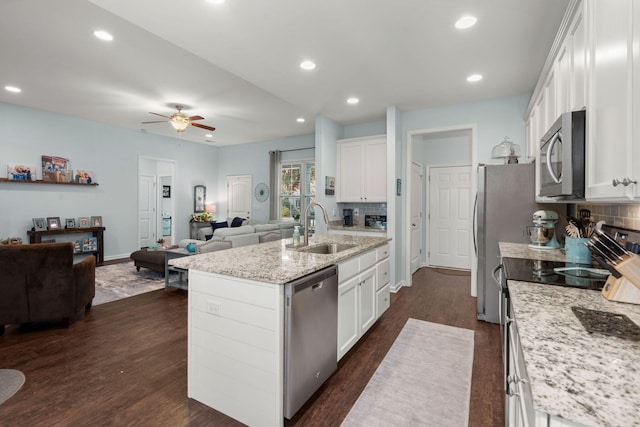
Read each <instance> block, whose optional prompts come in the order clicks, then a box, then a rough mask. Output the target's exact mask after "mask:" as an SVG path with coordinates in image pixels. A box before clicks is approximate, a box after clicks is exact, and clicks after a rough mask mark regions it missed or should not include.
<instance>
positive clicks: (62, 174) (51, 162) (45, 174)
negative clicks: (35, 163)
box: [42, 156, 71, 182]
mask: <svg viewBox="0 0 640 427" xmlns="http://www.w3.org/2000/svg"><path fill="white" fill-rule="evenodd" d="M42 180H43V181H50V182H71V171H70V170H69V159H65V158H64V157H56V156H42Z"/></svg>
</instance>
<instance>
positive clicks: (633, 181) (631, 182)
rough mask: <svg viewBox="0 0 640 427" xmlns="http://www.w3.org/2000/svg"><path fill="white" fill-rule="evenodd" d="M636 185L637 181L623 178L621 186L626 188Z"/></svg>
mask: <svg viewBox="0 0 640 427" xmlns="http://www.w3.org/2000/svg"><path fill="white" fill-rule="evenodd" d="M637 183H638V181H637V180H635V179H634V180H631V178H626V177H625V178H624V179H623V180H622V185H624V186H625V187H627V186H628V185H629V184H637Z"/></svg>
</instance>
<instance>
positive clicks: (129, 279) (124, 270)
mask: <svg viewBox="0 0 640 427" xmlns="http://www.w3.org/2000/svg"><path fill="white" fill-rule="evenodd" d="M161 288H164V277H162V273H158V272H157V271H153V270H149V269H148V268H144V267H143V268H141V269H140V271H136V268H135V266H134V265H133V261H131V262H124V263H120V264H111V265H105V266H102V267H96V296H95V297H94V298H93V305H98V304H104V303H106V302H111V301H115V300H119V299H122V298H127V297H131V296H134V295H138V294H142V293H144V292H151V291H155V290H156V289H161Z"/></svg>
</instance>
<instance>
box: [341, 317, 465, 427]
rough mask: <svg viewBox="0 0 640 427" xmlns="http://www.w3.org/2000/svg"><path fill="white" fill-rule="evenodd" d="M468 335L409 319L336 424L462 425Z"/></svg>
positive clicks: (367, 426) (463, 422)
mask: <svg viewBox="0 0 640 427" xmlns="http://www.w3.org/2000/svg"><path fill="white" fill-rule="evenodd" d="M473 335H474V332H473V331H471V330H469V329H461V328H454V327H452V326H446V325H440V324H436V323H431V322H425V321H422V320H416V319H409V320H408V321H407V323H406V324H405V325H404V327H403V328H402V331H400V334H399V335H398V337H397V338H396V340H395V342H394V343H393V345H392V346H391V349H389V352H388V353H387V354H386V356H385V357H384V360H383V361H382V363H381V364H380V366H378V369H377V370H376V372H375V373H374V374H373V377H371V380H370V381H369V383H368V384H367V386H366V387H365V389H364V390H363V392H362V394H361V395H360V397H359V398H358V400H357V401H356V403H355V405H354V406H353V408H351V411H350V412H349V414H348V415H347V417H346V418H345V420H344V422H343V423H342V425H343V426H363V427H364V426H366V427H382V426H385V427H387V426H394V425H395V426H438V427H440V426H449V427H458V426H461V427H466V426H468V422H469V396H470V392H471V370H472V367H473Z"/></svg>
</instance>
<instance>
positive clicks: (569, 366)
mask: <svg viewBox="0 0 640 427" xmlns="http://www.w3.org/2000/svg"><path fill="white" fill-rule="evenodd" d="M501 245H502V244H501ZM501 249H502V246H501ZM505 249H506V248H505ZM503 256H506V255H505V254H504V253H503ZM508 286H509V294H510V297H511V301H512V304H513V310H514V313H513V315H514V317H515V319H516V324H517V327H518V335H519V336H520V342H521V346H522V351H523V356H524V360H525V364H526V369H527V375H528V377H529V382H530V384H531V391H532V395H533V405H534V409H535V410H536V411H540V412H543V413H547V414H551V415H554V416H557V417H559V418H564V419H567V420H571V421H574V422H577V423H581V424H584V425H587V426H625V427H629V426H640V405H638V401H640V341H631V340H626V339H622V338H618V337H612V336H607V335H603V334H599V333H593V334H589V333H588V332H587V331H586V330H585V329H584V327H583V326H582V324H581V323H580V321H579V320H578V318H577V317H576V316H575V314H574V313H573V312H572V310H571V306H578V307H582V308H586V309H591V310H600V311H606V312H615V313H620V314H625V315H627V316H628V317H629V318H630V319H631V320H632V321H633V322H635V323H636V324H637V325H640V305H633V304H624V303H617V302H612V301H607V300H606V299H605V298H604V297H603V296H602V294H601V293H600V292H598V291H591V290H584V289H574V288H566V287H561V286H549V285H542V284H536V283H529V282H519V281H509V282H508Z"/></svg>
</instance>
